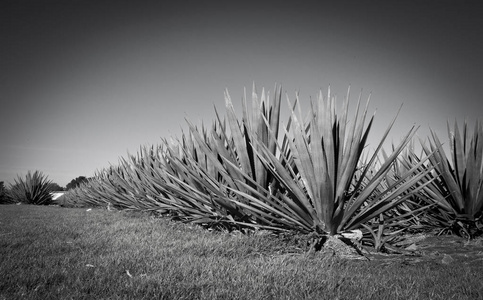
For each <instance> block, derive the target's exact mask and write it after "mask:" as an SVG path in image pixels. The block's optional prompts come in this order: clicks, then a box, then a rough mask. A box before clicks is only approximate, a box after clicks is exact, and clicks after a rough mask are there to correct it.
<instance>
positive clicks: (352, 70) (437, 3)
mask: <svg viewBox="0 0 483 300" xmlns="http://www.w3.org/2000/svg"><path fill="white" fill-rule="evenodd" d="M157 2H161V1H152V2H146V1H144V2H143V1H131V2H127V1H104V0H95V1H94V0H92V1H84V0H70V1H64V0H43V1H41V0H31V1H29V0H7V1H5V0H3V1H1V4H0V39H1V46H0V99H1V107H0V130H1V134H0V181H6V182H8V183H13V179H14V178H16V176H17V174H18V175H21V176H22V177H23V176H24V175H25V174H26V173H27V171H28V170H32V171H34V170H40V171H42V172H44V173H45V174H46V175H47V176H48V177H49V179H51V180H52V181H54V182H56V183H58V184H59V185H61V186H65V185H66V184H67V183H68V182H70V181H71V180H72V179H74V178H76V177H78V176H87V177H90V176H92V175H94V173H95V171H96V170H99V169H102V168H105V167H108V166H109V165H110V164H114V165H115V164H117V162H118V158H119V157H121V156H123V157H125V156H127V152H128V151H129V152H130V153H133V154H134V153H136V151H137V149H139V146H141V145H151V144H158V143H159V142H160V141H161V138H165V137H169V136H177V137H178V136H180V132H181V130H180V128H183V129H184V130H186V128H187V126H186V123H185V121H184V118H185V117H187V118H189V119H190V120H192V121H193V122H194V123H196V124H200V122H201V120H203V121H204V122H205V123H207V124H211V120H212V119H213V117H214V110H213V105H215V106H216V107H217V108H218V109H219V110H220V111H222V110H223V106H224V98H223V91H224V89H225V88H228V90H229V91H230V94H231V96H232V99H233V100H234V101H235V102H236V103H237V104H238V103H239V102H240V99H241V97H242V95H243V88H244V87H247V88H248V89H251V85H252V82H255V83H256V85H257V88H258V90H259V91H261V88H262V87H265V88H266V89H273V86H274V84H275V83H281V84H282V86H283V91H285V92H287V93H288V95H289V96H290V98H291V99H293V97H294V94H295V92H296V91H297V90H298V91H300V95H301V100H302V108H303V110H304V111H306V108H307V107H308V105H309V97H310V96H312V97H313V96H315V95H316V94H317V92H318V91H319V89H322V90H324V91H325V90H326V89H327V87H328V85H329V84H330V86H331V90H332V91H333V92H334V93H336V94H337V95H338V99H340V100H342V99H343V98H344V96H345V93H346V90H347V87H348V86H349V85H351V91H352V98H351V99H352V100H353V101H354V102H355V101H356V100H357V97H358V94H359V92H360V90H361V89H362V90H363V97H364V98H367V97H368V95H369V93H370V92H372V98H371V106H370V110H371V112H372V111H374V110H376V109H377V114H376V118H375V122H376V123H375V125H376V126H375V128H374V131H373V132H372V134H371V137H372V138H373V139H374V140H377V139H378V137H380V136H381V134H382V131H383V128H385V127H386V126H387V124H388V123H389V121H390V120H391V119H392V118H393V117H394V116H395V114H396V112H397V109H398V108H399V106H400V105H401V104H403V108H402V111H401V113H400V115H399V117H398V119H397V121H396V124H395V127H394V129H393V131H392V134H391V136H390V138H391V139H393V140H395V141H399V139H400V138H402V136H403V134H404V133H406V132H407V131H408V130H409V128H410V127H411V126H412V125H413V124H418V125H421V128H420V130H419V131H418V134H419V135H420V136H421V137H427V136H428V135H427V134H428V128H429V126H431V128H433V129H434V130H436V132H437V133H438V134H439V136H440V137H441V138H442V140H446V139H447V135H446V122H447V121H448V120H450V121H451V122H453V121H454V120H455V119H456V120H458V121H459V122H460V124H462V122H463V121H464V119H465V118H467V119H468V121H469V122H470V124H473V123H474V122H475V121H476V120H477V119H478V118H480V117H481V115H482V113H483V110H482V108H483V104H482V100H483V99H482V97H481V94H482V91H481V89H482V86H483V18H482V17H481V16H483V5H482V4H479V3H481V1H464V0H463V1H446V0H431V1H360V0H359V1H322V0H320V1H311V2H307V1H305V2H304V1H268V2H262V1H236V3H235V1H207V3H200V2H201V1H169V2H172V3H169V4H161V3H157ZM165 2H168V1H165ZM174 2H176V3H174ZM304 108H305V109H304ZM283 109H284V110H285V111H287V105H285V103H284V106H283ZM239 112H240V113H241V111H239ZM480 119H481V118H480Z"/></svg>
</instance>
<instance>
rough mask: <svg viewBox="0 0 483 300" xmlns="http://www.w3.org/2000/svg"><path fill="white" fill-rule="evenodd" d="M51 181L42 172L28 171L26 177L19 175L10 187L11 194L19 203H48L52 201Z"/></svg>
mask: <svg viewBox="0 0 483 300" xmlns="http://www.w3.org/2000/svg"><path fill="white" fill-rule="evenodd" d="M51 183H52V182H51V181H50V180H48V178H47V176H45V175H44V174H43V173H42V172H40V171H35V172H34V173H32V172H31V171H28V172H27V175H26V176H25V179H24V178H22V177H20V176H17V179H15V183H14V184H12V185H11V187H10V190H9V194H10V195H9V196H10V198H11V199H12V200H13V201H14V202H18V203H25V204H36V205H48V204H50V203H51V202H52V196H51V195H50V192H52V191H51V187H50V185H51Z"/></svg>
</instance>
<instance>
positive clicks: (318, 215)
mask: <svg viewBox="0 0 483 300" xmlns="http://www.w3.org/2000/svg"><path fill="white" fill-rule="evenodd" d="M246 94H247V93H246V90H245V93H244V96H243V99H242V116H241V118H238V117H237V115H236V113H235V110H234V106H233V103H232V100H231V98H230V95H229V94H228V91H225V103H226V113H225V115H224V116H223V117H222V116H221V115H220V114H219V113H218V111H217V110H216V108H215V115H216V119H215V121H214V122H213V125H212V127H211V129H207V128H206V127H205V126H204V125H201V127H198V126H195V125H193V124H192V123H191V122H190V121H188V120H187V124H188V128H189V132H188V133H186V134H185V133H183V134H182V136H181V138H180V139H177V140H176V142H175V143H173V142H171V143H170V142H168V141H167V140H163V143H162V144H161V145H158V146H142V147H141V148H140V150H139V151H138V153H137V154H136V155H128V157H127V158H120V161H119V164H118V165H117V166H111V167H110V168H106V169H103V170H101V171H99V172H98V173H97V174H96V176H95V178H94V179H93V180H90V181H89V182H87V183H85V184H83V185H81V186H80V187H79V188H77V189H74V190H71V191H70V192H69V193H67V194H66V195H65V197H66V198H65V199H66V201H67V203H69V204H70V205H79V204H81V205H90V206H113V207H116V208H117V209H133V210H149V211H156V212H159V213H165V214H169V215H171V216H175V217H176V218H178V219H181V220H183V221H186V222H194V223H198V224H202V225H204V226H210V227H216V226H218V227H224V228H227V229H229V230H231V229H235V228H237V229H240V230H246V229H267V230H274V231H286V230H289V231H295V232H300V233H315V234H317V235H337V234H340V233H343V232H345V231H348V230H354V229H360V230H362V231H363V233H364V241H366V242H368V243H370V244H372V245H373V246H374V247H375V248H376V249H380V247H381V246H382V245H383V244H384V243H388V242H390V241H391V240H394V239H395V238H396V237H397V233H400V232H402V231H407V230H439V231H440V233H443V232H445V231H446V232H454V233H458V234H462V235H465V236H468V237H473V236H475V235H477V234H478V233H481V229H483V228H482V226H481V224H482V223H481V217H482V205H483V191H482V186H483V181H482V180H483V179H482V178H483V176H482V175H483V157H482V155H483V144H482V138H483V128H482V126H481V124H480V123H478V122H477V124H476V126H475V129H474V133H473V135H470V133H469V131H468V130H467V129H468V128H467V125H466V124H465V125H464V128H463V134H461V133H460V130H459V128H458V127H457V124H455V128H454V130H450V128H449V126H448V132H449V133H450V138H449V140H450V145H449V146H450V147H449V148H450V151H449V153H450V155H449V158H448V156H447V155H446V153H445V151H444V149H443V146H442V143H441V142H440V141H439V139H438V137H437V136H436V134H435V133H432V136H431V138H430V139H428V141H422V140H419V142H420V144H421V148H422V151H421V154H416V152H415V150H414V148H415V147H414V138H413V136H414V134H415V131H416V129H417V128H415V127H413V128H411V129H410V130H409V131H408V133H407V134H406V135H405V136H404V138H403V139H402V140H401V142H400V143H399V144H398V145H393V146H392V148H391V151H390V152H389V153H387V152H386V151H384V149H383V144H384V142H385V140H386V138H387V136H388V134H389V132H390V130H391V128H392V126H393V124H394V121H395V118H394V120H393V121H392V122H391V123H390V124H389V125H388V127H387V129H386V131H385V132H384V134H383V136H382V137H381V139H380V142H379V144H378V145H377V146H376V148H375V150H374V151H373V152H372V153H369V152H368V151H366V146H367V139H368V134H369V132H370V130H371V126H372V124H373V119H374V115H372V116H368V113H367V112H368V104H369V99H368V100H367V102H366V103H365V104H364V103H361V102H362V101H361V96H359V100H358V102H357V105H356V107H355V113H354V115H353V117H352V118H351V117H350V116H349V98H350V89H349V90H348V92H347V96H346V98H345V99H344V101H343V104H342V105H341V106H337V105H336V98H335V97H334V96H333V95H332V94H331V92H330V88H329V90H328V93H327V95H323V93H322V92H320V93H319V95H318V97H317V100H316V101H312V102H311V103H310V108H309V111H308V114H307V115H306V116H302V112H301V108H300V105H299V97H298V94H297V95H296V97H295V100H294V101H292V102H291V101H290V99H289V97H288V96H287V102H288V106H289V116H288V120H287V123H286V124H283V123H282V122H281V120H280V119H281V102H282V91H281V87H280V86H275V89H274V92H273V96H270V92H268V93H265V91H264V90H262V93H261V94H260V95H259V94H258V93H257V92H256V89H255V86H254V87H253V90H252V95H251V104H250V103H249V100H248V97H247V96H246ZM364 105H365V106H364ZM426 143H427V144H426Z"/></svg>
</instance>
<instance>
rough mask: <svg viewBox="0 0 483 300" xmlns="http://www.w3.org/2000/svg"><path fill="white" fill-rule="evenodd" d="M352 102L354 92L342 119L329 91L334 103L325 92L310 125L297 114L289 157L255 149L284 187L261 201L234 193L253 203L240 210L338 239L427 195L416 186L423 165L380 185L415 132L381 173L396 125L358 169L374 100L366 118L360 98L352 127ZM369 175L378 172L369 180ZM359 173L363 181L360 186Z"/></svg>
mask: <svg viewBox="0 0 483 300" xmlns="http://www.w3.org/2000/svg"><path fill="white" fill-rule="evenodd" d="M349 96H350V89H349V91H348V93H347V98H346V101H345V103H344V104H343V107H342V110H341V112H340V115H339V114H337V112H336V111H337V110H336V105H335V97H333V96H332V95H331V94H330V88H329V92H328V95H327V97H323V95H322V92H321V93H319V97H318V101H317V102H316V103H312V106H311V109H310V112H309V117H308V121H307V122H306V123H302V122H301V121H300V120H301V119H302V118H301V113H300V110H299V113H298V116H297V113H296V112H295V108H293V109H292V111H291V120H292V122H291V124H292V125H291V127H290V129H291V130H292V134H291V135H290V136H289V132H288V131H286V132H285V139H284V140H285V141H286V142H287V144H288V146H289V149H290V151H288V152H286V151H283V150H284V149H283V148H281V151H280V153H281V154H282V155H281V156H280V157H276V156H275V155H274V154H273V153H272V152H271V151H268V150H269V149H267V147H265V146H264V145H263V144H256V145H257V149H258V150H257V151H256V152H257V154H258V157H259V159H260V161H261V162H262V164H263V165H264V166H265V168H266V169H267V170H268V171H269V172H270V173H271V174H272V176H273V177H274V178H275V179H276V182H277V186H279V187H280V188H279V189H278V190H277V191H275V192H274V191H271V192H270V193H267V192H266V191H265V193H263V192H259V193H255V194H256V196H253V195H252V196H249V195H247V194H246V193H243V192H241V191H234V192H235V193H237V194H238V195H240V196H243V197H244V198H246V199H247V200H249V204H243V203H241V202H237V203H238V204H239V205H241V206H243V207H245V208H246V209H248V210H251V211H252V212H253V213H254V214H256V213H257V212H258V211H269V212H270V214H272V215H274V216H277V218H278V219H280V220H284V219H285V220H287V221H288V220H290V222H293V223H294V225H298V226H299V227H300V228H302V229H303V230H304V231H311V232H316V233H319V234H329V235H335V234H338V233H341V232H343V231H346V230H351V229H356V228H360V227H361V224H364V223H366V222H368V221H370V220H373V219H375V218H378V217H379V215H380V214H382V213H384V212H387V211H389V210H391V209H392V208H394V207H396V206H397V205H398V204H400V203H402V202H403V201H405V200H406V199H408V198H409V197H411V196H412V195H413V194H414V193H416V192H417V191H418V190H419V189H421V188H422V186H420V187H417V188H415V184H416V183H417V182H419V180H420V179H421V178H422V177H424V176H425V175H426V173H418V172H416V171H418V169H419V168H420V165H421V164H422V162H421V163H420V164H417V165H415V166H413V167H412V168H411V169H409V170H408V171H407V172H405V173H404V174H402V176H401V178H399V179H397V180H395V181H394V182H392V183H391V184H388V185H387V186H386V187H384V188H383V189H382V190H381V187H382V186H381V183H382V182H383V181H384V180H385V178H386V175H387V173H388V172H389V170H390V167H391V165H392V164H393V162H394V161H395V160H396V159H397V157H398V155H399V153H400V152H401V151H402V149H403V148H404V147H405V145H406V144H407V143H408V142H409V141H410V139H411V138H412V136H413V135H414V132H415V128H414V127H413V128H412V129H411V130H410V131H409V132H408V134H407V135H406V136H405V137H404V138H403V140H402V142H401V143H400V144H399V145H398V146H397V147H396V148H395V149H394V151H393V152H392V153H391V155H389V156H388V157H387V159H386V160H385V161H384V162H383V163H382V164H381V165H380V166H378V168H377V170H374V168H373V167H374V164H375V162H376V160H377V153H378V151H379V150H380V149H381V148H382V145H383V142H384V140H385V138H386V137H387V135H388V133H389V131H390V129H391V127H392V125H393V124H394V120H395V119H394V120H393V121H392V122H391V123H390V125H389V126H388V128H387V130H386V132H385V133H384V135H383V137H382V139H381V141H380V143H379V144H378V146H377V148H376V150H375V152H374V153H373V154H372V156H370V158H369V159H368V160H367V161H366V162H364V164H363V166H362V167H361V169H360V170H358V164H359V163H360V162H361V158H362V157H363V155H362V154H363V149H364V147H365V146H366V141H367V137H368V134H369V130H370V128H371V125H372V121H373V117H374V116H372V117H371V119H370V120H369V123H368V125H367V126H366V127H365V128H364V125H365V119H366V115H367V106H368V103H369V100H368V101H367V104H366V108H365V109H364V110H363V111H362V113H360V98H359V101H358V104H357V108H356V113H355V116H354V120H353V122H352V124H351V125H350V126H348V110H349V109H348V108H349V101H348V99H349ZM296 100H297V101H298V97H297V98H296ZM255 143H256V141H255ZM370 170H373V171H375V173H374V174H373V175H372V176H371V177H370V178H369V180H367V178H368V177H367V176H366V175H367V173H368V172H369V171H370ZM357 172H359V173H360V174H361V176H360V177H359V179H357V180H356V179H355V175H356V173H357ZM257 188H258V190H262V191H263V188H262V187H261V186H258V185H257ZM252 192H254V190H252Z"/></svg>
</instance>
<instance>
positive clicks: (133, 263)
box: [0, 205, 483, 300]
mask: <svg viewBox="0 0 483 300" xmlns="http://www.w3.org/2000/svg"><path fill="white" fill-rule="evenodd" d="M482 282H483V272H482V270H481V265H480V266H477V265H471V266H467V265H449V266H448V265H443V264H439V263H437V262H428V263H421V264H417V265H405V264H401V263H395V264H394V265H388V266H380V265H377V264H376V263H374V262H367V261H348V260H341V259H338V258H334V257H327V256H325V257H324V256H322V255H318V254H307V253H302V252H301V251H299V249H297V248H295V246H294V245H293V244H291V243H289V242H288V241H286V240H282V239H280V238H278V237H276V236H273V235H270V234H261V235H252V236H244V235H236V234H235V235H234V234H228V233H220V232H208V231H206V230H204V229H201V228H198V227H195V226H193V225H186V224H181V223H178V222H174V221H170V220H168V219H164V218H154V217H152V216H149V215H147V214H143V213H139V212H138V213H133V212H118V211H108V210H101V209H92V210H89V211H88V210H87V209H85V208H84V209H78V208H77V209H74V208H61V207H54V206H33V205H0V300H3V299H483V287H482Z"/></svg>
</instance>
